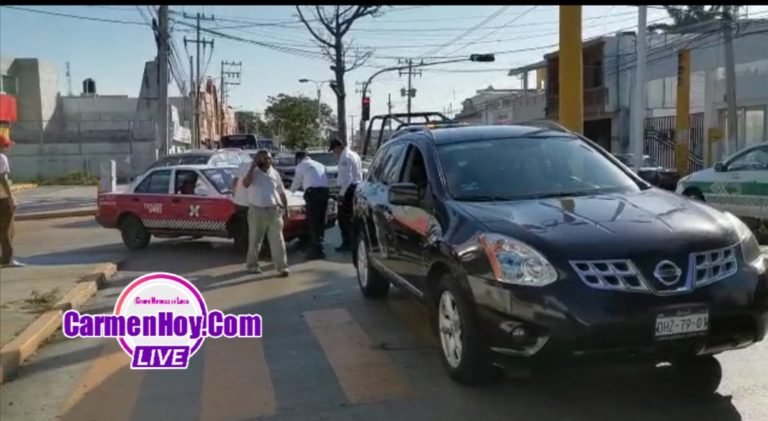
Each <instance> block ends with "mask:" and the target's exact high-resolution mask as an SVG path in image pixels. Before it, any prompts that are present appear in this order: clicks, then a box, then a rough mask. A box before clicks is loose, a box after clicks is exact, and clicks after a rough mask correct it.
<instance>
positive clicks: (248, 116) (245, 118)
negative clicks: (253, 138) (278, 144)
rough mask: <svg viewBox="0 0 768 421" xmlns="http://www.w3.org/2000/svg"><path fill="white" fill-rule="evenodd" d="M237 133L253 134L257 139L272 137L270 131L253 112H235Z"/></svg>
mask: <svg viewBox="0 0 768 421" xmlns="http://www.w3.org/2000/svg"><path fill="white" fill-rule="evenodd" d="M235 122H236V124H237V132H238V133H253V134H256V135H258V136H259V137H272V135H273V134H272V129H271V128H270V127H269V125H268V124H266V123H265V122H264V120H262V119H261V116H260V115H259V114H258V113H255V112H253V111H237V112H235Z"/></svg>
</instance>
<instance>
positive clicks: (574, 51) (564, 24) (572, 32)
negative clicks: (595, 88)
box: [558, 6, 584, 133]
mask: <svg viewBox="0 0 768 421" xmlns="http://www.w3.org/2000/svg"><path fill="white" fill-rule="evenodd" d="M559 60H560V63H559V69H558V73H559V77H558V82H559V85H560V86H559V89H560V93H559V104H558V105H559V110H558V113H559V115H560V123H561V124H562V125H563V126H564V127H566V128H567V129H569V130H572V131H574V132H577V133H584V109H583V107H584V79H583V76H582V72H583V61H582V45H581V6H560V59H559Z"/></svg>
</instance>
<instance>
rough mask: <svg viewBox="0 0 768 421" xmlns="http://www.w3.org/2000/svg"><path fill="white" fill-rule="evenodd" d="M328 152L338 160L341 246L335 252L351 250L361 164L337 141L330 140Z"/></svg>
mask: <svg viewBox="0 0 768 421" xmlns="http://www.w3.org/2000/svg"><path fill="white" fill-rule="evenodd" d="M329 151H333V153H334V154H336V157H337V158H339V175H338V183H339V187H340V190H339V230H340V231H341V245H340V246H339V247H337V248H336V251H339V252H341V251H350V250H352V226H351V225H352V212H353V210H354V209H353V206H354V199H355V189H356V188H357V184H358V183H360V182H361V181H363V164H362V161H361V160H360V155H358V154H357V153H356V152H355V151H353V150H351V149H349V148H348V147H347V146H346V145H344V143H342V142H341V141H340V140H339V139H332V140H331V147H330V149H329Z"/></svg>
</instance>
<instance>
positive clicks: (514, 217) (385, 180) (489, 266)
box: [354, 124, 768, 393]
mask: <svg viewBox="0 0 768 421" xmlns="http://www.w3.org/2000/svg"><path fill="white" fill-rule="evenodd" d="M354 227H355V235H356V248H355V252H354V264H355V267H356V269H357V279H358V283H359V287H360V290H361V291H362V294H363V296H364V297H366V298H370V299H375V298H382V297H384V296H386V295H387V293H388V291H389V289H390V283H391V284H394V285H396V286H398V287H401V288H402V289H403V290H405V291H406V292H407V293H408V294H410V295H412V296H413V297H415V298H416V299H418V300H420V301H421V302H422V303H423V304H424V305H426V307H427V309H428V310H429V314H430V319H431V324H432V328H433V331H434V333H435V334H436V335H437V337H438V338H439V343H440V345H441V346H440V347H441V352H440V355H441V356H442V361H443V363H444V366H445V368H446V369H447V371H448V374H449V375H450V376H451V377H452V378H453V379H455V380H457V381H459V382H461V383H465V384H476V383H480V382H484V381H487V380H490V379H493V378H494V377H496V376H495V375H496V374H497V373H498V371H497V369H496V367H497V366H501V367H512V368H515V369H521V368H522V369H526V370H528V369H530V370H532V369H533V368H535V367H536V366H537V365H538V366H539V367H540V366H541V365H542V364H540V363H546V364H544V365H545V366H550V367H551V366H552V365H553V364H557V363H560V362H566V361H567V362H573V361H583V360H585V359H588V357H597V359H598V360H605V359H606V357H608V356H612V357H619V358H618V360H619V361H623V360H625V359H626V360H631V361H637V360H638V359H639V360H641V361H642V362H643V363H654V364H655V363H671V364H672V366H673V368H675V369H676V371H677V372H679V373H681V376H679V379H680V380H681V381H685V382H686V384H688V382H691V384H692V385H693V387H692V388H688V390H693V389H696V390H701V391H706V392H707V393H708V392H712V391H713V390H714V389H716V388H717V384H719V382H720V376H721V368H720V365H719V363H718V361H717V360H716V359H715V358H714V355H715V354H717V353H720V352H723V351H728V350H732V349H737V348H743V347H747V346H749V345H751V344H754V343H756V342H759V341H761V340H763V338H764V336H765V332H766V323H767V322H768V273H766V260H768V259H766V256H763V255H761V252H760V248H759V245H758V243H757V241H756V239H755V237H754V235H753V233H752V232H751V231H750V230H749V228H747V227H746V226H745V225H744V223H742V222H741V221H740V220H739V218H737V217H735V216H733V215H732V214H730V213H727V212H721V211H718V210H716V209H714V208H711V207H709V206H707V205H705V204H703V203H700V202H696V201H693V200H689V199H688V198H685V197H682V196H678V195H675V194H674V193H672V192H668V191H664V190H661V189H658V188H655V187H653V186H652V185H650V184H649V183H647V182H646V181H644V180H643V179H642V178H640V177H639V176H637V175H636V174H634V172H633V171H632V170H631V169H630V168H628V167H626V166H625V165H624V164H622V163H621V162H620V161H619V160H618V159H616V158H615V157H613V156H611V155H610V154H609V153H608V152H606V151H605V150H603V149H602V148H600V147H599V146H597V145H596V144H595V143H593V142H592V141H590V140H588V139H586V138H584V137H582V136H580V135H577V134H574V133H572V132H569V131H568V130H565V129H563V128H561V127H559V126H557V125H554V124H545V125H543V126H538V127H532V126H479V127H478V126H476V127H460V128H434V129H429V128H416V129H409V130H403V131H401V132H399V133H395V135H394V136H392V138H391V139H390V140H389V141H388V142H386V143H385V144H383V145H382V146H381V147H380V148H379V149H378V150H377V152H376V154H375V156H374V159H373V163H372V164H371V167H370V171H369V172H368V175H367V177H366V179H365V180H364V181H363V182H362V183H360V184H359V185H358V187H357V191H356V193H355V211H354ZM612 360H615V358H612ZM699 386H700V388H699ZM713 387H714V389H713Z"/></svg>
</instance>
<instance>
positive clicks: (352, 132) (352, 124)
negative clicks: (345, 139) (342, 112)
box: [349, 114, 356, 143]
mask: <svg viewBox="0 0 768 421" xmlns="http://www.w3.org/2000/svg"><path fill="white" fill-rule="evenodd" d="M349 140H350V143H356V142H354V140H355V116H354V115H353V114H350V115H349Z"/></svg>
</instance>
